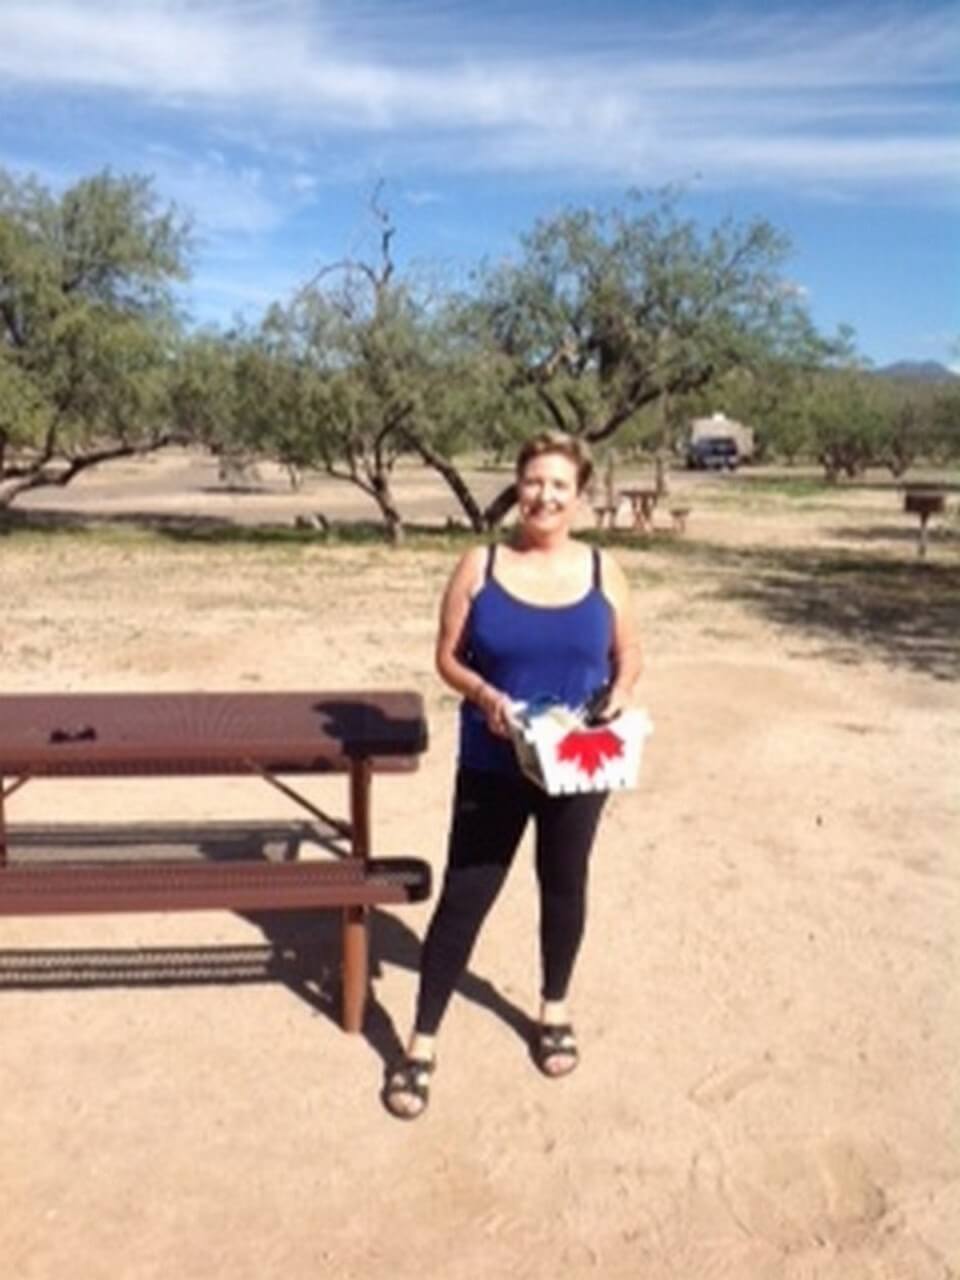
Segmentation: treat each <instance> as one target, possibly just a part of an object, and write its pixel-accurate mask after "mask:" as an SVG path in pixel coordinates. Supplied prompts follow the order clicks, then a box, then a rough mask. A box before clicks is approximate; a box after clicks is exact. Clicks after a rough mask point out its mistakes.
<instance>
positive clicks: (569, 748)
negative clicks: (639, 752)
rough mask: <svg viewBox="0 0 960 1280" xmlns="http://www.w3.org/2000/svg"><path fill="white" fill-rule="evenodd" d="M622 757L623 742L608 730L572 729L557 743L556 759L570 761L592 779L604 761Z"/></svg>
mask: <svg viewBox="0 0 960 1280" xmlns="http://www.w3.org/2000/svg"><path fill="white" fill-rule="evenodd" d="M622 755H623V740H622V739H621V738H618V737H617V735H616V734H615V733H612V732H611V731H610V730H609V729H590V730H582V729H574V730H572V731H571V732H570V733H568V734H567V736H566V737H565V738H561V740H560V741H559V742H558V743H557V759H558V760H563V761H567V760H572V761H573V763H574V764H575V765H576V766H577V768H578V769H579V770H580V771H581V772H582V773H585V774H586V775H587V777H588V778H592V777H593V775H594V774H595V773H596V772H597V770H598V769H599V768H600V767H601V766H602V765H603V763H604V761H606V760H613V759H615V758H616V757H617V756H622Z"/></svg>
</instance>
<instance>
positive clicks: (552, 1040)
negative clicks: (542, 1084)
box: [532, 1022, 580, 1080]
mask: <svg viewBox="0 0 960 1280" xmlns="http://www.w3.org/2000/svg"><path fill="white" fill-rule="evenodd" d="M532 1048H533V1060H534V1062H535V1063H536V1064H537V1067H538V1068H539V1069H540V1070H541V1071H542V1072H543V1074H544V1075H545V1076H549V1077H550V1079H551V1080H556V1079H558V1078H559V1077H560V1076H568V1075H569V1074H570V1072H571V1071H573V1070H574V1069H575V1068H576V1066H577V1064H578V1063H579V1061H580V1051H579V1049H578V1048H577V1040H576V1036H575V1035H574V1032H573V1027H572V1026H571V1025H570V1023H569V1022H556V1023H546V1022H541V1023H540V1025H539V1026H538V1027H537V1030H536V1033H535V1037H534V1041H533V1046H532ZM557 1059H559V1060H560V1061H561V1062H563V1063H564V1065H563V1066H561V1067H559V1069H557V1070H553V1071H551V1070H550V1069H549V1066H548V1063H550V1062H553V1061H555V1060H557Z"/></svg>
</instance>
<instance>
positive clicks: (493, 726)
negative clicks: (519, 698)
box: [473, 681, 510, 738]
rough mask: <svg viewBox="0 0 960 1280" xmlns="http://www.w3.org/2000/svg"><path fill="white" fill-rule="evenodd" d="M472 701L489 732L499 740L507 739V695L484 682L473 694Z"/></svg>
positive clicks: (508, 732)
mask: <svg viewBox="0 0 960 1280" xmlns="http://www.w3.org/2000/svg"><path fill="white" fill-rule="evenodd" d="M473 700H474V702H476V704H477V706H478V707H479V708H480V710H481V711H482V712H483V714H484V718H485V719H486V722H487V728H488V729H489V730H490V732H491V733H495V734H496V735H497V736H498V737H499V738H509V736H510V728H509V724H508V712H509V710H510V699H509V698H508V697H507V695H506V694H505V693H501V692H500V690H499V689H495V688H494V687H493V685H492V684H487V683H486V681H484V682H483V683H482V684H481V686H480V688H479V689H478V690H477V692H476V693H475V694H474V699H473Z"/></svg>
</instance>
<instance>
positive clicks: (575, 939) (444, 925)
mask: <svg viewBox="0 0 960 1280" xmlns="http://www.w3.org/2000/svg"><path fill="white" fill-rule="evenodd" d="M591 471H592V466H591V463H590V460H589V457H588V455H587V452H586V449H585V448H584V446H583V444H581V442H580V441H579V440H577V439H576V438H574V437H570V436H566V435H564V434H562V433H560V432H545V433H543V434H542V435H538V436H536V437H535V438H534V439H532V440H529V441H528V442H527V443H526V444H525V445H524V446H523V448H522V449H521V450H520V453H519V456H518V458H517V509H518V516H519V518H518V522H517V525H516V528H515V531H514V536H513V538H512V539H511V541H510V542H509V543H505V544H503V545H499V546H496V545H495V546H491V547H475V548H474V549H473V550H471V551H469V552H467V554H466V555H465V556H464V557H463V559H462V560H461V561H460V563H459V564H458V565H457V567H456V569H455V570H454V572H453V575H452V576H451V578H450V581H449V583H448V585H447V589H446V592H445V594H444V597H443V603H442V605H441V610H440V626H439V631H438V635H437V648H436V663H437V670H438V671H439V673H440V675H441V676H442V678H443V679H444V680H445V681H446V683H447V684H448V685H450V686H451V688H453V689H455V690H456V691H457V692H458V693H459V694H461V695H462V697H463V699H464V701H463V703H462V705H461V719H460V755H459V765H458V772H457V778H456V785H455V790H454V801H453V818H452V823H451V830H450V841H449V849H448V862H447V870H446V874H445V877H444V883H443V888H442V891H441V895H440V899H439V902H438V904H437V908H436V911H435V913H434V916H433V919H432V921H431V924H430V927H429V929H428V931H427V936H426V939H425V941H424V947H423V957H422V963H421V973H420V988H419V995H418V999H417V1010H416V1019H415V1022H414V1029H413V1033H412V1035H411V1037H410V1041H409V1044H408V1047H407V1052H406V1055H405V1056H404V1057H403V1059H402V1060H401V1061H400V1062H399V1063H397V1064H396V1065H395V1066H394V1067H393V1068H392V1069H391V1070H390V1071H389V1072H388V1075H387V1078H386V1082H385V1085H384V1092H383V1100H384V1103H385V1105H386V1106H387V1108H388V1109H389V1110H390V1111H391V1112H392V1113H393V1114H394V1115H396V1116H399V1117H401V1118H403V1119H413V1118H415V1117H416V1116H418V1115H420V1114H421V1113H422V1112H423V1111H424V1110H425V1109H426V1106H427V1103H428V1100H429V1084H430V1076H431V1073H432V1071H433V1068H434V1063H435V1040H436V1035H437V1031H438V1029H439V1026H440V1022H441V1020H442V1018H443V1015H444V1012H445V1010H446V1007H447V1004H448V1002H449V999H450V996H451V994H452V992H453V990H454V987H455V986H456V984H457V982H458V980H459V979H460V977H461V975H462V973H463V972H464V970H465V968H466V965H467V962H468V960H469V958H470V952H471V950H472V948H473V944H474V942H475V940H476V937H477V934H478V933H479V930H480V926H481V925H482V923H483V921H484V918H485V917H486V914H487V912H488V911H489V909H490V907H491V906H492V905H493V902H494V900H495V898H496V896H497V893H498V892H499V890H500V887H501V886H502V884H503V882H504V880H505V878H506V875H507V872H508V870H509V868H510V865H511V862H512V861H513V856H514V854H515V852H516V849H517V846H518V844H519V842H520V838H521V836H522V834H523V831H524V828H525V827H526V825H527V822H528V820H529V819H530V818H531V817H532V818H533V820H534V823H535V829H536V870H537V880H538V885H539V891H540V950H541V959H542V967H543V975H542V987H541V996H542V1000H541V1006H540V1016H539V1021H538V1024H537V1032H536V1035H535V1041H534V1045H533V1056H534V1060H535V1062H536V1063H537V1065H538V1066H539V1068H540V1070H541V1071H543V1073H544V1074H545V1075H548V1076H561V1075H566V1074H567V1073H568V1072H570V1071H572V1070H573V1068H574V1067H575V1066H576V1065H577V1061H578V1050H577V1042H576V1038H575V1036H574V1033H573V1027H572V1025H571V1023H570V1019H569V1016H568V1014H567V1009H566V1004H565V1001H566V995H567V988H568V986H569V982H570V977H571V974H572V971H573V966H574V961H575V960H576V955H577V951H578V949H579V946H580V941H581V938H582V936H583V928H584V920H585V906H586V883H587V863H588V859H589V854H590V849H591V846H592V844H593V838H594V833H595V831H596V827H597V822H598V820H599V817H600V812H601V809H602V808H603V804H604V800H605V799H606V797H605V795H604V794H602V793H596V792H594V793H585V794H580V795H566V796H550V795H547V794H546V793H545V792H544V791H542V790H541V789H540V788H538V787H537V786H536V785H535V784H534V783H533V782H531V781H529V780H528V779H527V778H526V777H525V776H524V775H523V774H522V773H521V772H520V770H519V767H518V765H517V762H516V758H515V755H514V752H513V748H512V745H511V743H510V741H509V738H508V729H507V713H508V709H509V706H510V703H511V701H514V700H516V701H526V702H530V701H533V700H539V699H548V700H553V701H559V702H562V703H565V704H566V705H568V706H571V707H577V706H580V705H582V704H583V703H584V702H585V701H586V700H587V699H588V698H591V697H594V696H595V695H597V694H598V692H601V691H604V690H605V691H606V694H605V697H604V698H603V701H602V706H601V708H600V711H599V715H600V716H601V717H602V718H603V719H605V720H606V719H612V718H613V717H614V716H616V715H617V714H619V712H620V711H621V710H622V709H623V708H624V706H625V705H626V703H627V701H628V699H629V697H630V694H631V692H632V689H633V686H634V684H635V682H636V680H637V677H638V676H639V674H640V654H639V648H638V646H637V644H636V642H635V640H634V638H633V633H632V626H631V616H630V601H629V591H628V587H627V583H626V579H625V578H624V575H623V573H622V571H621V570H620V568H619V567H618V566H617V564H616V563H615V561H614V560H613V559H612V558H611V557H610V556H609V555H607V554H606V553H603V552H599V551H595V550H592V549H591V548H590V547H588V546H586V545H585V544H584V543H582V542H578V541H576V540H575V539H573V538H572V537H571V536H570V535H571V530H572V527H573V524H574V521H575V518H576V514H577V505H578V500H579V497H580V494H581V493H582V492H583V490H584V488H585V487H586V485H587V483H588V482H589V479H590V475H591Z"/></svg>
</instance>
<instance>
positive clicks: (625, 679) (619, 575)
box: [601, 552, 643, 720]
mask: <svg viewBox="0 0 960 1280" xmlns="http://www.w3.org/2000/svg"><path fill="white" fill-rule="evenodd" d="M602 555H603V591H604V595H605V596H606V597H607V599H608V600H609V602H610V606H611V608H612V609H613V652H612V664H613V684H612V685H611V688H610V693H609V694H608V695H607V699H606V701H605V702H604V704H603V710H602V712H601V718H602V719H603V720H612V719H613V717H614V716H616V715H619V713H620V712H621V711H623V710H624V708H625V707H626V706H627V705H628V704H629V702H630V700H631V697H632V695H633V690H634V686H635V685H636V683H637V681H638V680H639V678H640V673H641V671H642V670H643V654H642V651H641V648H640V639H639V637H638V635H637V631H636V625H635V623H634V620H633V606H632V602H631V597H630V584H629V583H628V582H627V577H626V574H625V573H624V572H623V570H622V569H621V568H620V566H619V564H617V562H616V560H614V558H613V556H611V555H608V554H607V553H606V552H603V553H602Z"/></svg>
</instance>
